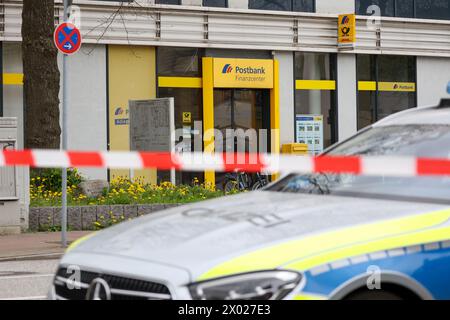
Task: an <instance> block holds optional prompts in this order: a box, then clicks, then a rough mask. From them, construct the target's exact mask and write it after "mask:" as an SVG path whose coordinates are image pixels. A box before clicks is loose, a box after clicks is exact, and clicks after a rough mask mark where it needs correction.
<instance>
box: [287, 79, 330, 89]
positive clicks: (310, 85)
mask: <svg viewBox="0 0 450 320" xmlns="http://www.w3.org/2000/svg"><path fill="white" fill-rule="evenodd" d="M295 88H296V89H297V90H336V81H334V80H296V81H295Z"/></svg>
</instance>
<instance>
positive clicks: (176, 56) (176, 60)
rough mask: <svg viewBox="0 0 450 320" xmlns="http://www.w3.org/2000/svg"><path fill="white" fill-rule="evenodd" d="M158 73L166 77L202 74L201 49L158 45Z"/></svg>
mask: <svg viewBox="0 0 450 320" xmlns="http://www.w3.org/2000/svg"><path fill="white" fill-rule="evenodd" d="M157 60H158V63H157V65H158V75H159V76H166V77H199V76H201V73H202V72H201V50H199V49H195V48H192V49H191V48H172V47H158V51H157Z"/></svg>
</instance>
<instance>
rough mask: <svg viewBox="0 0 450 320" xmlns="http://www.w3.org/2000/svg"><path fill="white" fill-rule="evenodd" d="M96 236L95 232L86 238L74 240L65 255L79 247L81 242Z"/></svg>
mask: <svg viewBox="0 0 450 320" xmlns="http://www.w3.org/2000/svg"><path fill="white" fill-rule="evenodd" d="M95 234H96V232H93V233H90V234H88V235H87V236H84V237H81V238H79V239H77V240H75V241H74V242H72V243H71V244H70V245H69V246H68V247H67V250H66V253H67V252H69V251H70V250H73V249H75V248H76V247H77V246H79V245H80V244H81V243H82V242H84V241H86V240H88V239H89V238H90V237H92V236H94V235H95Z"/></svg>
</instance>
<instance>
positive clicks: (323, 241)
mask: <svg viewBox="0 0 450 320" xmlns="http://www.w3.org/2000/svg"><path fill="white" fill-rule="evenodd" d="M449 219H450V210H449V209H447V210H442V211H437V212H432V213H427V214H421V215H416V216H409V217H405V218H400V219H394V220H388V221H383V222H378V223H372V224H366V225H360V226H354V227H350V228H345V229H341V230H337V231H331V232H328V233H323V234H318V235H312V236H309V237H306V238H303V239H299V240H292V241H289V242H285V243H281V244H278V245H274V246H272V247H268V248H264V249H260V250H258V251H255V252H252V253H249V254H246V255H243V256H240V257H237V258H235V259H232V260H230V261H227V262H225V263H223V264H220V265H218V266H216V267H214V268H212V269H211V270H209V271H208V272H206V273H205V274H203V275H202V276H200V278H199V279H198V280H207V279H212V278H217V277H222V276H227V275H232V274H237V273H243V272H251V271H255V270H266V269H273V268H277V267H279V266H282V265H285V266H286V267H287V268H293V269H298V270H306V269H308V268H311V267H314V266H316V265H321V264H324V263H328V262H331V261H334V260H338V259H342V258H344V257H352V256H357V255H359V254H362V253H370V252H376V251H380V250H386V249H389V248H398V247H401V246H407V245H412V244H415V243H421V242H426V241H439V240H443V239H446V237H447V238H450V229H448V228H444V229H440V230H436V229H435V230H433V229H432V228H436V227H438V226H439V225H442V224H443V223H444V222H446V221H448V220H449ZM427 229H430V230H427Z"/></svg>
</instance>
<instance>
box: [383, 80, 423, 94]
mask: <svg viewBox="0 0 450 320" xmlns="http://www.w3.org/2000/svg"><path fill="white" fill-rule="evenodd" d="M378 90H379V91H389V92H416V84H415V83H414V82H378Z"/></svg>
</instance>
